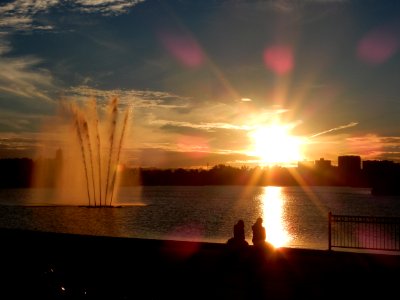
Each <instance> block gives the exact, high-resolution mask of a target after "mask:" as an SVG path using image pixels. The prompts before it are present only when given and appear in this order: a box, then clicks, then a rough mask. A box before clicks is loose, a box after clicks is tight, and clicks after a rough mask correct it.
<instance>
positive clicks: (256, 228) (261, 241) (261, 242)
mask: <svg viewBox="0 0 400 300" xmlns="http://www.w3.org/2000/svg"><path fill="white" fill-rule="evenodd" d="M262 224H263V219H262V218H258V219H257V221H256V222H255V223H254V224H253V226H251V229H252V230H253V238H252V242H253V245H254V246H265V245H266V243H265V240H266V233H265V227H264V226H263V225H262Z"/></svg>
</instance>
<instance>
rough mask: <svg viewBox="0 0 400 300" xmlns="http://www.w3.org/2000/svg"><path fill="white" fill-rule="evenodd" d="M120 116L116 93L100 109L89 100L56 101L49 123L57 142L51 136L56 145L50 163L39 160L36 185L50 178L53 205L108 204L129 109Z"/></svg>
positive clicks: (93, 205) (116, 177)
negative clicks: (55, 202)
mask: <svg viewBox="0 0 400 300" xmlns="http://www.w3.org/2000/svg"><path fill="white" fill-rule="evenodd" d="M100 110H102V112H103V114H102V115H100V114H99V111H100ZM121 116H122V118H121ZM121 116H120V113H119V110H118V99H117V98H113V99H111V100H110V101H109V103H108V105H107V106H106V107H105V108H104V107H101V109H100V107H99V106H98V105H97V102H96V101H95V100H94V99H88V101H86V102H85V104H84V105H81V106H80V105H78V104H77V103H76V102H66V101H61V102H60V110H59V114H58V115H57V117H56V118H55V119H53V122H52V124H49V125H48V126H50V129H51V132H53V134H54V135H56V136H55V138H54V140H57V143H58V144H57V143H56V142H54V141H53V143H52V145H51V147H53V148H54V147H55V144H57V147H58V150H57V155H56V158H55V159H54V161H52V164H51V165H52V167H49V165H50V164H49V163H48V162H47V163H43V162H42V163H39V164H38V165H39V167H38V168H37V172H36V174H35V182H36V184H38V185H42V186H43V185H46V184H44V182H46V181H47V185H48V182H49V180H50V181H51V185H52V187H53V188H54V189H53V194H52V195H51V198H52V199H57V200H54V201H57V203H58V204H64V203H68V204H69V205H70V204H77V205H84V206H87V207H113V201H114V198H115V196H116V193H117V186H118V179H119V176H118V174H119V164H120V159H121V149H122V146H123V142H124V138H125V136H126V131H127V123H128V118H129V109H127V110H126V111H125V112H123V114H121ZM48 130H49V129H48ZM82 199H85V200H82ZM54 201H53V202H54Z"/></svg>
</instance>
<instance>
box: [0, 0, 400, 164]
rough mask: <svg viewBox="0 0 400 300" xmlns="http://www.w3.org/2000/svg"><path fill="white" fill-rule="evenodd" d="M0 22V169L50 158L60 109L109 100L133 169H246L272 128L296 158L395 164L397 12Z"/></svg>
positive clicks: (369, 7)
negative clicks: (7, 163) (298, 146)
mask: <svg viewBox="0 0 400 300" xmlns="http://www.w3.org/2000/svg"><path fill="white" fill-rule="evenodd" d="M0 16H1V18H0V67H1V72H0V157H32V158H34V157H37V155H38V153H39V152H41V150H43V148H45V147H50V150H49V153H50V154H49V155H53V154H54V151H55V147H57V143H59V142H60V143H61V142H62V141H58V138H59V135H58V134H57V133H56V132H54V131H52V129H54V128H52V126H51V124H52V122H53V121H54V116H55V115H56V112H57V108H58V106H59V103H60V100H61V99H63V100H64V101H73V102H79V103H84V102H85V101H87V99H89V98H90V97H95V98H96V100H97V102H98V104H99V107H100V108H101V107H102V105H103V104H104V103H106V102H108V101H109V99H110V97H113V96H117V97H118V99H119V105H120V109H121V110H124V109H127V108H129V109H131V111H132V113H131V117H130V120H129V127H130V130H129V135H128V136H127V137H126V139H125V140H124V147H123V155H124V156H123V157H124V162H125V163H127V164H129V165H131V166H153V167H185V168H186V167H201V166H205V165H207V164H209V165H215V164H218V163H224V164H229V165H237V166H241V165H253V164H257V163H258V159H259V158H258V157H256V156H254V155H253V154H252V153H253V152H252V151H251V150H252V147H253V146H252V145H253V143H254V141H252V140H251V134H250V133H251V132H252V130H254V129H255V128H258V127H260V126H268V124H270V123H273V122H275V123H276V122H279V124H281V125H282V126H287V127H288V128H290V130H291V135H293V136H296V137H300V138H302V140H303V143H304V145H303V152H302V158H303V159H308V160H315V159H319V158H321V157H323V158H325V159H330V160H332V161H333V163H334V164H335V162H336V160H337V156H338V155H360V156H361V157H362V159H363V160H366V159H389V160H394V161H400V128H399V125H400V124H399V118H398V116H399V114H400V96H399V91H400V87H399V70H400V55H399V49H400V3H399V2H398V1H387V0H381V1H374V0H368V1H367V0H364V1H352V0H304V1H298V0H284V1H279V0H276V1H275V0H231V1H228V0H209V1H179V0H174V1H172V0H171V1H168V0H166V1H155V0H143V1H139V0H137V1H135V0H131V1H124V0H77V1H62V0H37V1H33V0H32V1H27V0H25V1H2V2H1V4H0ZM269 142H270V143H273V141H269ZM41 153H43V152H41Z"/></svg>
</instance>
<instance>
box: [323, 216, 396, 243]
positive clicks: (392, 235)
mask: <svg viewBox="0 0 400 300" xmlns="http://www.w3.org/2000/svg"><path fill="white" fill-rule="evenodd" d="M328 219H329V224H328V231H329V232H328V239H329V250H331V249H332V248H334V247H336V248H353V249H369V250H384V251H400V217H370V216H346V215H333V214H332V213H331V212H330V213H329V216H328Z"/></svg>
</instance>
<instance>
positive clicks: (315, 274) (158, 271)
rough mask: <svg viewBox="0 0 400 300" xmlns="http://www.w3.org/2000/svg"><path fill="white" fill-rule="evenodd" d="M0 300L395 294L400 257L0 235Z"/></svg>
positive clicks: (22, 233) (34, 234)
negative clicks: (0, 260)
mask: <svg viewBox="0 0 400 300" xmlns="http://www.w3.org/2000/svg"><path fill="white" fill-rule="evenodd" d="M0 240H1V254H2V255H1V258H2V264H1V270H0V272H1V275H2V276H1V278H2V279H1V280H0V299H167V298H168V299H337V298H344V297H345V298H346V299H350V298H354V299H360V298H362V297H368V298H371V297H377V298H378V299H385V298H389V296H390V295H396V294H397V293H398V278H399V275H400V273H399V272H400V256H394V255H372V254H360V253H348V252H329V251H323V250H322V251H321V250H305V249H288V248H284V249H279V250H272V249H256V248H254V247H253V246H249V247H247V248H245V249H242V250H235V249H231V248H228V246H227V245H224V244H212V243H196V242H183V241H166V240H145V239H133V238H112V237H95V236H79V235H69V234H55V233H43V232H30V231H22V230H21V231H20V230H14V229H12V230H10V229H0Z"/></svg>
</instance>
